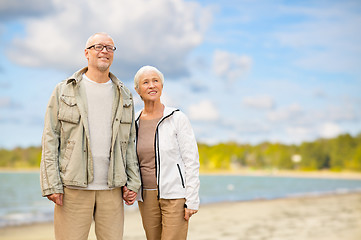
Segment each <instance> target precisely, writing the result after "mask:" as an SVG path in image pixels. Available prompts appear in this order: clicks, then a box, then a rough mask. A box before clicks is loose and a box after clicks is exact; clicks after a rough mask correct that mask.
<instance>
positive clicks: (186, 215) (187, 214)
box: [184, 208, 198, 221]
mask: <svg viewBox="0 0 361 240" xmlns="http://www.w3.org/2000/svg"><path fill="white" fill-rule="evenodd" d="M184 210H185V211H184V212H185V213H184V219H185V220H186V221H188V220H189V219H190V217H192V215H193V214H196V213H197V212H198V210H193V209H188V208H185V209H184Z"/></svg>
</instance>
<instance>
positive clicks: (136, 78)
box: [134, 66, 164, 90]
mask: <svg viewBox="0 0 361 240" xmlns="http://www.w3.org/2000/svg"><path fill="white" fill-rule="evenodd" d="M145 72H155V73H156V74H158V76H159V78H160V81H161V83H162V85H163V84H164V76H163V73H161V71H159V70H158V69H157V68H156V67H153V66H143V67H141V68H140V69H139V70H138V72H137V73H136V74H135V76H134V88H135V89H136V90H138V89H139V80H140V79H139V78H140V76H141V75H142V74H143V73H145Z"/></svg>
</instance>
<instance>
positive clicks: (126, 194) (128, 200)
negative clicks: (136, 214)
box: [123, 186, 137, 205]
mask: <svg viewBox="0 0 361 240" xmlns="http://www.w3.org/2000/svg"><path fill="white" fill-rule="evenodd" d="M136 197H137V193H136V192H133V191H132V190H130V189H128V188H127V186H124V187H123V199H124V201H125V204H127V205H133V203H134V202H135V199H136Z"/></svg>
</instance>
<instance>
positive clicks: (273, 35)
mask: <svg viewBox="0 0 361 240" xmlns="http://www.w3.org/2000/svg"><path fill="white" fill-rule="evenodd" d="M360 26H361V2H360V1H347V0H346V1H331V0H328V1H322V0H320V1H281V0H280V1H277V0H275V1H267V0H264V1H251V0H234V1H232V0H222V1H215V0H207V1H205V0H200V1H184V0H152V1H147V0H120V1H115V0H114V1H112V0H103V1H96V0H78V1H61V0H33V1H26V0H17V1H12V0H4V1H1V4H0V53H1V54H0V148H14V147H17V146H21V147H27V146H39V145H40V143H41V135H42V128H43V117H44V114H45V109H46V105H47V102H48V99H49V97H50V95H51V92H52V91H53V89H54V87H55V85H56V84H57V83H58V82H60V81H62V80H63V79H65V78H66V77H68V76H69V75H71V74H72V73H73V72H75V71H77V70H78V69H79V68H81V67H83V66H85V65H86V59H85V57H84V50H83V49H84V45H85V42H86V40H87V39H88V37H89V36H90V35H92V34H93V33H95V32H107V33H109V34H110V35H111V36H112V37H113V39H114V41H115V45H116V46H117V51H116V53H115V56H114V62H113V65H112V67H111V71H112V72H113V73H115V74H116V75H117V76H118V77H119V78H120V79H121V80H122V81H123V82H124V83H125V84H126V85H127V86H128V87H129V88H130V89H131V90H132V91H133V93H134V95H135V97H136V98H135V104H136V110H140V109H141V107H142V102H141V100H140V99H139V98H138V97H137V94H136V93H135V91H134V90H133V80H132V79H133V76H134V74H135V72H136V71H137V70H138V69H139V68H140V67H141V66H143V65H153V66H156V67H157V68H159V69H160V70H161V71H162V72H163V73H164V75H165V86H164V92H163V98H162V99H163V102H164V103H166V104H167V105H171V106H175V107H178V108H180V109H181V110H182V111H183V112H185V113H186V114H187V116H188V117H189V118H190V120H191V122H192V125H193V127H194V131H195V133H196V137H197V139H198V141H200V142H205V143H209V144H214V143H218V142H228V141H236V142H239V143H251V144H257V143H260V142H263V141H271V142H282V143H286V144H291V143H295V144H299V143H301V142H303V141H312V140H315V139H317V138H320V137H324V138H330V137H334V136H337V135H339V134H342V133H350V134H352V135H356V134H358V133H361V94H360V92H361V44H360V43H361V31H360Z"/></svg>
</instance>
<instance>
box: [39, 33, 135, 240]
mask: <svg viewBox="0 0 361 240" xmlns="http://www.w3.org/2000/svg"><path fill="white" fill-rule="evenodd" d="M115 50H116V47H115V46H114V42H113V39H112V38H111V37H110V36H109V35H108V34H106V33H96V34H94V35H92V36H91V37H90V38H89V39H88V41H87V42H86V47H85V57H86V58H87V60H88V66H87V67H85V68H83V69H81V70H79V71H77V72H76V73H74V74H73V75H72V76H71V77H69V78H68V79H66V80H64V81H62V82H60V83H59V84H58V85H57V86H56V88H55V90H54V92H53V94H52V96H51V98H50V100H49V103H48V106H47V111H46V115H45V123H44V132H43V137H42V159H41V164H40V182H41V189H42V195H43V196H46V197H47V198H48V199H49V200H51V201H53V202H54V203H55V208H54V229H55V238H56V239H57V240H72V239H74V240H82V239H84V240H86V239H88V234H89V229H90V226H91V223H92V221H93V219H94V221H95V233H96V236H97V239H98V240H112V239H114V240H115V239H117V240H119V239H122V237H123V225H124V205H123V199H122V187H123V186H125V185H126V186H127V191H126V194H124V196H125V199H124V200H125V201H126V203H127V204H133V203H134V201H135V197H136V192H137V191H138V189H139V187H140V177H139V168H138V161H137V157H136V153H135V143H134V139H135V125H134V106H133V98H132V95H131V93H130V91H129V90H128V89H127V88H126V87H125V86H124V84H123V83H122V82H121V81H119V80H118V79H117V78H116V77H115V76H114V75H113V74H112V73H110V71H109V68H110V66H111V64H112V62H113V56H114V52H115Z"/></svg>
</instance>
